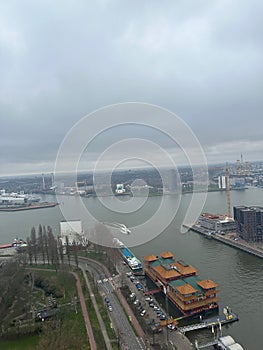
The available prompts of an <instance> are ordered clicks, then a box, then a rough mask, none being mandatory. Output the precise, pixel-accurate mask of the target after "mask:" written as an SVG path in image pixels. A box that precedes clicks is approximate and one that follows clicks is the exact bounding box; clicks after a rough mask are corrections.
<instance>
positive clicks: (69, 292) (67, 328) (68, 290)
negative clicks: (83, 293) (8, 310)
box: [0, 265, 104, 350]
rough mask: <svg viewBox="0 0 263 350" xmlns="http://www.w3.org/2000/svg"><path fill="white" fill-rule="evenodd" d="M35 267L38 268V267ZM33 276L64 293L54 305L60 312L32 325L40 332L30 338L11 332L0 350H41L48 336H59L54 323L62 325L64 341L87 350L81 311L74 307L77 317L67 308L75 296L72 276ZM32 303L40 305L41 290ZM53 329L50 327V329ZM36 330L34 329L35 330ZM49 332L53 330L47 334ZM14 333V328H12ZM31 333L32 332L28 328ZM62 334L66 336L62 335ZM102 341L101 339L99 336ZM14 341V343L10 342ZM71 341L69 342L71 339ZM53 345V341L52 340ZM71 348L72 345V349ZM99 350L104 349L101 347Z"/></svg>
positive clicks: (0, 343) (52, 273) (37, 273)
mask: <svg viewBox="0 0 263 350" xmlns="http://www.w3.org/2000/svg"><path fill="white" fill-rule="evenodd" d="M38 267H39V266H38ZM42 268H43V269H46V268H47V265H43V266H42ZM34 276H35V278H37V276H41V277H43V278H45V279H47V280H48V282H50V284H52V285H55V286H56V288H58V289H62V290H63V291H65V296H66V298H64V297H61V298H57V302H58V304H59V305H61V307H60V311H59V313H58V314H57V315H58V316H57V318H55V317H54V318H53V317H52V318H51V319H50V320H48V321H46V322H44V323H42V322H40V323H36V324H35V325H37V326H38V327H39V326H40V327H41V329H42V331H41V333H39V334H36V333H35V335H32V333H31V334H27V335H26V336H22V335H20V336H19V335H17V334H16V333H15V332H14V334H13V335H12V334H11V333H9V334H8V339H9V340H3V339H2V340H1V339H0V349H1V350H36V349H38V345H40V344H42V347H41V349H43V342H45V341H46V342H48V338H49V337H50V335H51V334H53V335H54V337H55V338H57V337H60V336H61V334H60V332H59V331H58V330H56V327H55V325H56V322H57V320H58V319H60V320H61V322H62V323H63V332H64V334H65V335H67V336H68V337H69V339H68V341H69V342H70V341H71V340H72V341H73V342H74V339H75V340H80V342H79V344H81V349H82V350H90V346H89V342H88V337H87V332H86V327H85V323H84V318H83V315H82V311H81V308H80V305H79V303H77V306H76V308H77V312H78V313H77V314H76V313H75V308H74V307H73V306H71V305H67V304H68V303H70V302H71V300H72V297H74V296H78V293H77V289H76V281H75V278H74V276H72V274H70V273H68V272H58V273H56V272H55V271H43V270H42V271H36V270H34ZM33 294H34V299H35V301H36V300H39V301H41V302H43V290H42V289H41V288H37V289H35V290H34V292H33ZM53 325H54V327H53ZM38 327H37V328H38ZM50 330H53V331H52V333H50ZM14 331H15V328H14ZM31 331H32V328H31ZM65 332H66V333H65ZM101 337H102V336H101ZM12 338H14V339H12ZM71 338H72V339H71ZM54 341H55V339H54ZM72 346H73V345H72ZM72 349H73V347H72ZM102 349H104V348H103V347H102Z"/></svg>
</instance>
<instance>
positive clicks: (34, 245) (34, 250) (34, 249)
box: [30, 226, 37, 264]
mask: <svg viewBox="0 0 263 350" xmlns="http://www.w3.org/2000/svg"><path fill="white" fill-rule="evenodd" d="M30 241H31V247H32V254H33V257H34V261H35V264H36V263H37V236H36V229H35V227H34V226H33V227H32V229H31V235H30Z"/></svg>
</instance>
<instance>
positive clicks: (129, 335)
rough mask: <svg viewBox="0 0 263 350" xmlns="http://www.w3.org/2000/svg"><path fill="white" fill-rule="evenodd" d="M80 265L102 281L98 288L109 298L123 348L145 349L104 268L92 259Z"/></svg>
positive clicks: (80, 259)
mask: <svg viewBox="0 0 263 350" xmlns="http://www.w3.org/2000/svg"><path fill="white" fill-rule="evenodd" d="M79 265H81V267H82V268H84V269H87V270H89V271H90V272H92V274H93V276H94V278H95V279H96V281H98V280H101V281H102V282H101V283H99V284H98V287H99V289H100V291H101V293H102V295H104V297H107V298H109V300H110V303H111V305H112V309H113V310H112V312H111V313H110V316H111V319H112V322H113V324H114V326H115V327H114V328H115V330H117V336H118V337H119V339H120V340H121V343H122V348H123V349H125V350H126V349H127V350H143V349H145V346H144V344H143V342H142V341H141V340H140V339H139V338H138V337H137V336H136V335H135V333H134V330H133V328H132V326H131V325H130V323H129V321H128V319H127V317H126V314H125V312H124V310H123V308H122V306H121V305H120V302H119V300H118V299H117V297H116V295H115V293H114V287H113V285H112V282H111V281H109V279H108V277H107V276H106V274H105V271H104V269H103V267H102V266H101V265H100V264H99V263H97V262H95V261H94V260H93V261H91V260H90V259H86V258H79ZM103 280H104V281H103Z"/></svg>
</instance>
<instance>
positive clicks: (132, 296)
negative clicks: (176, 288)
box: [126, 272, 175, 330]
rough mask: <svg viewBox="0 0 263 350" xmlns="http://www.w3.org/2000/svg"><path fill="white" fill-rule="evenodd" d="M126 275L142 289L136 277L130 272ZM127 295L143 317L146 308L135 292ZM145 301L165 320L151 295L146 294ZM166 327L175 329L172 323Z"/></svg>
mask: <svg viewBox="0 0 263 350" xmlns="http://www.w3.org/2000/svg"><path fill="white" fill-rule="evenodd" d="M126 275H127V277H128V278H130V280H131V281H132V282H133V283H134V284H135V285H136V288H137V289H138V290H139V291H144V288H143V286H142V285H141V284H140V282H139V281H138V280H137V279H136V277H135V276H134V275H133V274H132V272H126ZM129 297H130V299H131V301H132V302H133V304H134V305H136V306H137V309H138V310H139V311H140V315H141V316H142V317H143V316H144V315H145V314H146V310H145V309H144V308H143V306H142V303H141V302H140V300H139V299H137V297H136V294H135V293H131V294H130V295H129ZM145 301H146V302H148V305H149V307H151V308H153V310H154V311H155V313H156V316H157V317H158V318H159V320H167V317H166V315H165V314H164V312H163V311H162V310H161V309H160V307H159V306H158V304H157V303H156V302H155V300H154V299H153V298H152V297H151V296H147V297H146V298H145ZM167 327H168V328H169V329H170V330H174V329H175V326H174V325H173V324H169V325H168V326H167Z"/></svg>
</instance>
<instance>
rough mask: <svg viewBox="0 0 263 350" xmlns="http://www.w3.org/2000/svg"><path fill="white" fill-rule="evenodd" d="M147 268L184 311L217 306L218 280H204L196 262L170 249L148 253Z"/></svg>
mask: <svg viewBox="0 0 263 350" xmlns="http://www.w3.org/2000/svg"><path fill="white" fill-rule="evenodd" d="M144 271H145V274H146V276H148V277H149V278H150V279H151V281H152V282H153V283H154V284H155V285H156V286H157V287H158V288H159V290H160V291H162V292H163V293H164V294H166V295H167V297H168V298H169V299H170V301H171V302H172V303H173V304H174V305H175V306H176V308H177V309H178V310H179V311H180V312H181V313H182V314H183V315H185V316H192V315H195V314H200V313H206V312H208V311H211V310H217V309H218V298H217V296H216V294H217V292H218V291H217V290H216V287H217V284H216V283H215V282H213V281H212V280H208V279H207V280H201V279H200V278H199V277H198V276H197V270H196V269H195V268H194V267H193V266H191V265H189V264H187V263H185V262H184V261H183V260H176V259H175V258H174V255H173V254H172V253H171V252H164V253H161V254H160V256H155V255H148V256H145V257H144Z"/></svg>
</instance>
